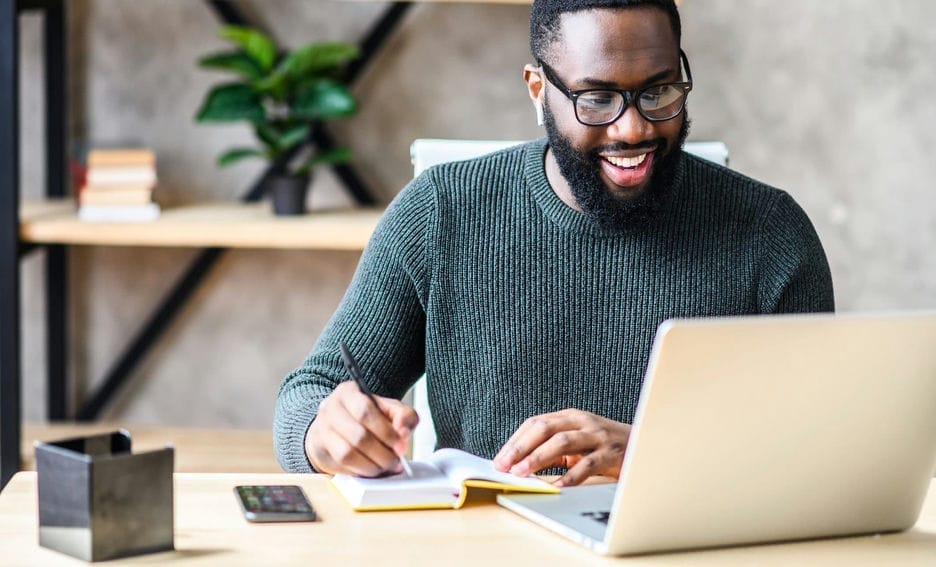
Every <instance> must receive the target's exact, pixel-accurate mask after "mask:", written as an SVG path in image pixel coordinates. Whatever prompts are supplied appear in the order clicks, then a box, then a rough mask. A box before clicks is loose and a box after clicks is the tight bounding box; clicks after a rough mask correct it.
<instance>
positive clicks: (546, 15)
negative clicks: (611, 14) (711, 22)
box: [530, 0, 682, 62]
mask: <svg viewBox="0 0 936 567" xmlns="http://www.w3.org/2000/svg"><path fill="white" fill-rule="evenodd" d="M637 6H656V7H657V8H660V9H661V10H663V11H664V12H666V15H667V16H669V19H670V27H672V29H673V34H674V35H675V37H676V47H679V43H680V40H681V39H682V27H681V24H680V21H679V11H678V10H677V9H676V3H675V2H674V1H673V0H534V1H533V8H532V9H531V10H530V52H531V53H532V54H533V59H534V60H535V61H537V62H540V61H546V53H547V52H548V51H549V46H550V45H552V43H553V42H554V41H555V40H556V39H557V38H558V36H559V17H560V16H561V15H562V14H565V13H568V12H578V11H581V10H592V9H596V8H612V9H614V8H633V7H637Z"/></svg>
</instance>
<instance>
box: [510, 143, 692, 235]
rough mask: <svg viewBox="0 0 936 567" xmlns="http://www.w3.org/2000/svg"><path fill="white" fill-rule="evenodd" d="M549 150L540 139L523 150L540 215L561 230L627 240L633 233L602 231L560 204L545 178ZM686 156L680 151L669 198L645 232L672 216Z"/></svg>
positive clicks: (581, 215)
mask: <svg viewBox="0 0 936 567" xmlns="http://www.w3.org/2000/svg"><path fill="white" fill-rule="evenodd" d="M548 148H549V142H548V139H547V138H545V137H543V138H540V139H538V140H534V141H533V142H531V143H529V144H528V145H527V147H526V154H525V155H524V174H525V176H526V185H527V187H528V188H529V190H530V192H531V194H532V196H533V199H534V200H535V201H536V203H537V205H539V207H540V209H541V210H542V211H543V214H545V215H546V217H547V218H548V219H549V220H550V221H552V222H553V223H554V224H556V225H558V226H560V227H562V228H563V229H566V230H569V231H572V232H577V233H580V234H588V235H590V236H593V237H597V238H614V237H626V236H627V235H628V234H632V233H621V232H616V231H611V230H607V229H604V228H602V227H601V226H599V225H597V224H595V223H593V222H592V221H591V220H589V219H588V217H587V216H585V214H584V213H582V212H580V211H576V210H575V209H573V208H571V207H570V206H568V205H566V204H565V203H563V202H562V200H561V199H560V198H559V197H558V196H557V195H556V192H555V191H553V189H552V186H550V185H549V180H548V179H547V178H546V150H547V149H548ZM685 164H686V159H685V155H684V154H682V152H680V159H679V160H678V161H677V165H676V167H677V170H676V176H675V178H674V184H675V186H674V189H673V192H672V194H671V195H670V199H669V201H668V202H667V203H666V204H665V205H664V208H663V210H661V211H660V219H658V220H657V221H655V222H653V223H652V224H650V225H648V226H647V227H646V228H645V229H644V230H652V229H653V227H654V226H655V225H657V224H658V223H659V222H660V221H661V220H662V219H663V218H664V217H667V216H669V215H670V214H671V209H672V207H673V204H674V201H678V200H679V199H680V196H681V195H682V194H683V193H684V190H685V187H684V185H685V169H686V165H685Z"/></svg>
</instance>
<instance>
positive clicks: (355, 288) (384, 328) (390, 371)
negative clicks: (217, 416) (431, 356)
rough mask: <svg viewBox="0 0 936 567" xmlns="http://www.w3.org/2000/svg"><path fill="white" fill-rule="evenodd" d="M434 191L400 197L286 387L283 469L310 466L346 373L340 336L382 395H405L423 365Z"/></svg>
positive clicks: (280, 411) (279, 439)
mask: <svg viewBox="0 0 936 567" xmlns="http://www.w3.org/2000/svg"><path fill="white" fill-rule="evenodd" d="M433 209H434V205H433V195H432V193H431V191H430V190H429V187H428V186H427V184H426V183H425V179H424V178H421V179H418V180H415V181H414V182H413V183H411V184H410V185H409V186H408V187H406V188H405V189H404V190H403V191H401V192H400V194H399V195H398V196H397V197H396V199H394V201H393V202H392V203H391V204H390V206H389V207H388V208H387V211H386V213H385V214H384V216H383V217H382V219H381V221H380V223H379V224H378V226H377V228H376V230H375V231H374V234H373V235H372V236H371V239H370V242H369V243H368V245H367V247H366V248H365V250H364V252H363V254H362V255H361V261H360V263H359V264H358V267H357V270H356V271H355V274H354V277H353V279H352V281H351V285H350V286H349V287H348V290H347V292H346V293H345V296H344V298H343V299H342V301H341V304H340V306H339V308H338V310H337V311H336V313H335V314H334V316H333V317H332V319H331V320H330V321H329V323H328V325H327V326H326V327H325V329H324V330H323V331H322V335H321V336H320V337H319V339H318V341H317V342H316V344H315V346H314V347H313V348H312V351H311V353H310V354H309V356H308V357H307V358H306V360H305V362H304V363H303V365H302V366H300V367H299V368H297V369H296V370H294V371H293V372H292V373H290V374H289V375H288V376H287V377H286V378H285V380H284V381H283V383H282V385H281V386H280V390H279V395H278V397H277V403H276V413H275V418H274V436H273V439H274V448H275V451H276V455H277V459H278V460H279V462H280V465H281V466H282V467H283V469H285V470H287V471H292V472H309V471H311V470H312V467H311V464H310V463H309V460H308V458H307V457H306V453H305V448H304V444H305V435H306V432H307V431H308V429H309V425H310V424H311V423H312V420H314V419H315V416H316V414H317V413H318V406H319V403H321V401H322V400H323V399H324V398H325V397H326V396H328V394H330V393H331V391H332V390H333V389H334V388H335V386H337V385H338V383H340V382H341V381H343V380H345V379H346V374H345V371H344V369H343V368H342V366H341V364H340V363H339V360H340V358H339V354H338V353H339V350H338V343H339V342H341V341H343V342H345V343H347V345H348V348H349V349H350V350H351V352H352V353H354V355H355V358H356V359H357V360H358V363H359V364H360V366H361V368H363V369H366V372H365V374H366V375H365V380H366V381H367V382H368V386H370V388H371V389H372V390H373V391H374V392H375V393H376V394H378V395H380V396H386V397H394V398H400V397H402V396H403V394H404V393H405V392H406V390H407V389H408V388H409V387H410V386H411V385H412V383H413V382H414V381H415V380H416V378H418V377H419V376H420V374H422V372H423V366H424V361H423V353H424V343H425V308H424V306H425V303H426V298H427V294H428V276H427V274H428V272H427V262H426V239H427V237H428V235H429V233H430V231H431V230H432V227H433Z"/></svg>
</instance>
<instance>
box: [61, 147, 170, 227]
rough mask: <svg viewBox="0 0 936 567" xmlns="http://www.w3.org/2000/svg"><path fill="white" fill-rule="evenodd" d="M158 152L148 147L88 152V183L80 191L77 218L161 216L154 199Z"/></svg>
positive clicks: (124, 219)
mask: <svg viewBox="0 0 936 567" xmlns="http://www.w3.org/2000/svg"><path fill="white" fill-rule="evenodd" d="M155 188H156V155H155V154H154V153H153V151H152V150H148V149H145V148H120V149H97V150H91V151H90V152H88V171H87V174H86V177H85V184H84V186H82V188H81V191H80V192H79V193H78V218H80V219H81V220H85V221H121V222H137V221H150V220H154V219H156V218H158V217H159V205H158V204H156V203H154V202H153V189H155Z"/></svg>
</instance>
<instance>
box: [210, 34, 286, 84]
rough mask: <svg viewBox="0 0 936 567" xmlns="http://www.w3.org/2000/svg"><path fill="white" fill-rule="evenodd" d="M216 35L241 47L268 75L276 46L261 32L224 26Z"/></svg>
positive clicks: (274, 57)
mask: <svg viewBox="0 0 936 567" xmlns="http://www.w3.org/2000/svg"><path fill="white" fill-rule="evenodd" d="M218 35H220V36H221V37H222V38H224V39H226V40H228V41H231V42H233V43H236V44H237V45H239V46H241V48H242V49H243V50H244V52H246V53H247V56H248V57H250V58H251V59H252V60H253V61H254V63H256V64H257V66H258V67H260V70H261V71H262V72H264V73H268V72H269V71H270V69H272V68H273V62H274V61H275V60H276V45H275V44H274V43H273V40H272V39H270V37H269V36H267V35H266V34H264V33H263V32H260V31H258V30H255V29H253V28H248V27H245V26H224V27H222V28H221V31H220V32H219V34H218Z"/></svg>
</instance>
